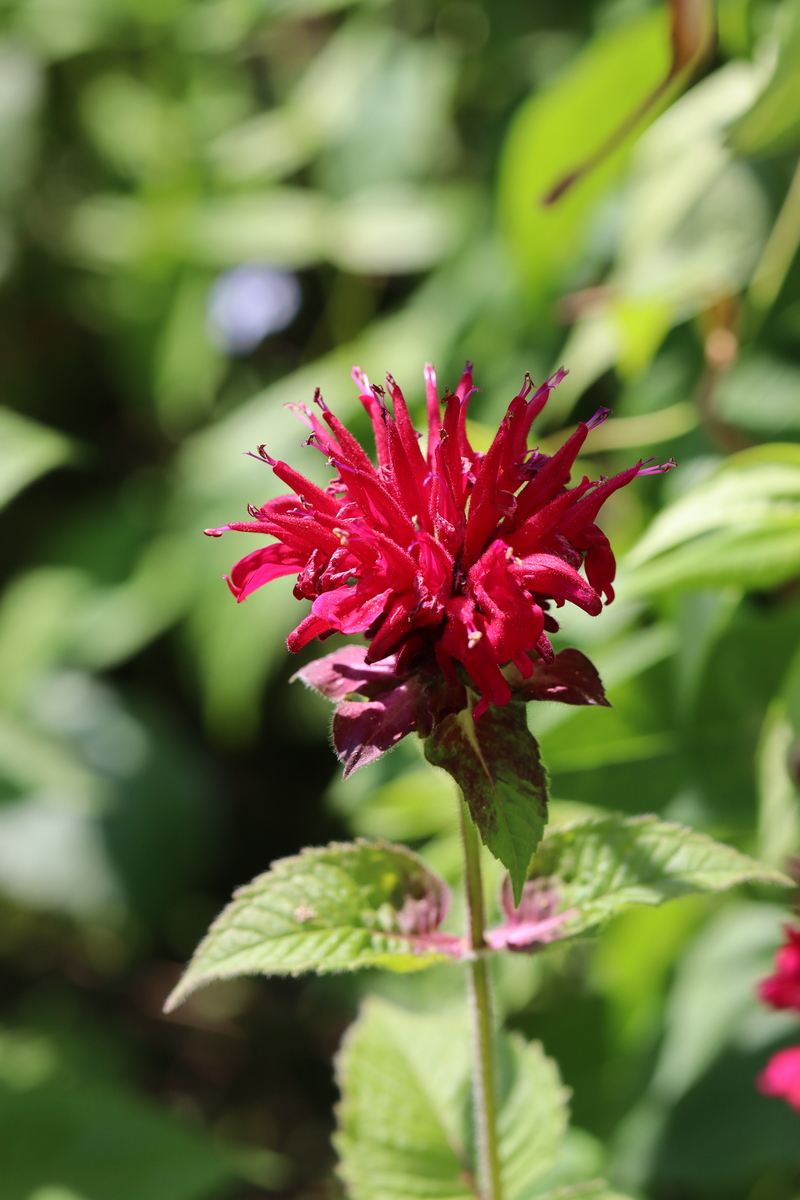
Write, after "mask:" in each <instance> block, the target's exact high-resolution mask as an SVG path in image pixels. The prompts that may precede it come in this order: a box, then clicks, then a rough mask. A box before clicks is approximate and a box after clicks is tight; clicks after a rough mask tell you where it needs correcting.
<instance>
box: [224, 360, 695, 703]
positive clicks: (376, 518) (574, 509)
mask: <svg viewBox="0 0 800 1200" xmlns="http://www.w3.org/2000/svg"><path fill="white" fill-rule="evenodd" d="M565 374H566V372H564V371H558V372H557V373H556V374H555V375H554V376H552V378H550V379H548V380H547V382H546V383H543V384H542V385H541V387H539V388H536V389H534V387H533V384H532V382H531V379H530V377H529V376H527V375H526V377H525V381H524V383H523V386H522V388H521V390H520V392H519V393H518V395H516V396H515V397H514V399H513V400H512V401H511V403H510V405H509V406H508V411H507V412H506V414H505V416H504V418H503V420H502V422H501V424H500V428H499V430H498V432H497V434H496V436H495V438H494V440H493V442H492V444H491V446H490V447H489V449H488V451H487V452H486V453H485V454H482V453H479V452H478V451H476V450H474V449H473V447H472V446H471V444H470V441H469V438H468V435H467V425H466V417H467V409H468V405H469V401H470V397H471V396H472V394H473V392H474V391H475V388H474V387H473V382H472V365H471V363H467V365H466V368H465V370H464V373H463V375H462V377H461V381H460V383H459V385H458V387H457V388H456V390H455V392H454V393H449V392H448V393H446V394H445V396H444V400H443V402H442V404H443V411H442V404H440V401H439V397H438V394H437V388H436V376H435V373H434V370H433V367H432V366H430V365H428V366H427V367H426V368H425V385H426V394H427V414H428V430H427V440H426V443H425V446H424V448H423V446H422V445H421V444H420V440H419V435H418V434H417V432H416V431H415V429H414V426H413V424H412V421H411V417H410V415H409V411H408V407H407V405H406V401H405V399H404V397H403V393H402V392H401V390H400V388H399V387H398V386H397V384H396V383H395V381H394V379H393V378H392V377H391V376H387V390H386V391H384V389H383V388H381V387H377V386H372V385H370V383H369V380H368V379H367V377H366V375H365V374H364V373H363V372H362V371H361V370H360V369H359V368H357V367H356V368H354V369H353V378H354V380H355V382H356V385H357V386H358V389H359V398H360V400H361V403H362V404H363V405H364V407H365V408H366V410H367V412H368V413H369V416H370V418H371V421H372V427H373V430H374V435H375V446H376V453H377V462H373V461H372V459H371V458H370V456H369V454H368V453H367V451H366V450H365V449H364V448H363V447H362V446H361V445H360V444H359V442H358V441H357V440H356V439H355V438H354V437H353V435H352V434H351V433H349V432H348V430H347V429H346V428H345V427H344V425H343V424H342V423H341V422H340V421H339V420H338V419H337V417H336V416H335V415H334V414H333V413H332V412H331V411H330V410H329V409H328V407H327V405H326V404H325V403H324V401H323V400H322V398H321V396H320V395H319V393H317V394H316V396H315V402H316V404H317V405H318V413H317V412H314V411H312V410H311V409H309V408H307V407H305V406H297V407H296V412H297V415H298V416H299V417H300V419H301V420H302V421H304V422H305V424H306V425H307V426H308V427H309V428H310V430H311V435H310V437H309V439H308V441H309V443H311V444H313V445H315V446H316V447H317V448H318V449H319V450H321V451H322V453H323V454H324V455H325V456H326V458H327V460H328V463H329V465H330V467H331V469H332V471H333V478H332V479H331V482H330V483H329V484H328V486H327V488H325V489H322V488H320V487H318V486H317V485H316V484H314V483H311V482H310V481H309V480H308V479H305V478H304V477H303V476H302V475H300V474H298V472H297V471H295V470H294V468H293V467H290V466H288V465H287V464H286V463H284V462H279V461H276V460H275V459H273V458H271V457H270V456H269V454H268V453H267V451H266V450H265V449H264V447H260V448H259V455H260V457H261V458H262V459H263V460H264V461H265V462H267V463H268V464H269V465H270V466H271V467H272V470H273V471H274V472H275V474H276V475H277V476H278V478H279V479H280V480H281V481H282V482H283V483H285V484H286V485H287V487H288V488H290V489H291V491H290V493H289V494H287V495H285V496H280V497H278V499H276V500H270V501H268V502H267V503H266V504H264V505H263V506H262V507H261V508H252V507H251V509H250V510H249V511H250V517H251V520H249V521H245V522H234V523H233V524H231V525H225V526H223V527H222V528H219V529H208V530H206V533H208V534H210V535H211V536H213V537H217V536H219V535H220V534H222V533H224V532H225V531H226V530H231V529H233V530H240V531H243V532H247V533H255V534H262V535H266V536H268V537H272V538H274V539H275V540H274V541H273V542H272V543H271V544H269V545H266V546H261V547H259V548H258V549H257V550H254V551H253V552H252V553H250V554H248V555H247V556H246V557H245V558H242V559H240V561H239V562H237V563H236V565H235V566H234V567H233V569H232V571H231V574H230V576H229V577H228V585H229V587H230V589H231V591H232V592H233V594H234V596H235V597H236V599H237V600H239V601H242V600H244V599H246V598H247V596H249V595H250V594H251V593H252V592H254V591H255V590H256V589H257V588H259V587H261V586H262V585H263V584H265V583H269V582H270V580H272V579H276V578H277V577H278V576H281V575H296V576H297V583H296V585H295V595H296V596H297V598H298V599H306V600H309V601H311V611H310V612H309V614H308V615H307V616H306V617H305V618H304V619H303V620H302V621H301V622H300V624H299V625H298V626H297V628H296V629H295V630H294V631H293V632H292V633H291V634H290V635H289V638H288V646H289V649H290V650H293V651H298V650H301V649H302V648H303V647H304V646H305V645H307V643H308V642H310V641H311V640H312V639H313V638H325V637H327V636H328V635H330V634H332V633H342V634H363V635H364V636H365V637H366V638H367V639H368V642H369V646H368V648H367V649H366V651H365V652H364V653H360V652H359V653H358V654H356V657H355V658H354V657H353V654H352V653H351V654H350V655H349V656H347V655H346V656H345V657H346V658H347V659H348V664H349V667H350V668H351V669H353V670H354V669H355V666H354V664H355V663H356V661H358V663H359V664H360V665H361V670H362V674H363V673H364V671H366V673H367V675H368V676H369V678H367V679H366V680H363V679H362V680H361V683H360V685H359V686H355V683H356V681H355V679H354V680H353V684H354V686H352V687H349V688H347V687H345V689H344V691H342V685H336V686H334V685H333V684H331V685H330V687H329V688H328V691H327V692H326V694H328V695H330V698H332V699H333V698H336V699H339V700H341V699H342V698H343V697H344V695H345V694H346V693H347V692H360V694H365V695H366V696H367V697H368V698H370V697H371V696H374V695H377V694H378V692H377V691H376V689H378V691H381V694H383V693H385V692H387V691H388V690H390V689H391V687H393V686H394V685H399V683H400V681H402V680H404V679H407V678H408V677H409V676H414V675H417V676H419V675H429V676H436V677H438V678H439V679H442V677H443V678H444V680H446V681H448V682H449V683H450V684H451V685H453V686H456V685H457V686H460V687H462V688H463V685H464V684H465V683H466V684H467V685H468V686H469V687H470V688H471V689H473V690H474V691H475V692H477V693H478V694H479V697H480V698H479V700H478V702H477V704H476V706H475V709H474V716H475V718H476V719H477V718H479V717H480V715H481V714H482V713H483V712H485V711H486V709H487V708H488V706H489V705H490V704H495V705H504V704H507V703H508V702H509V700H510V699H511V698H512V687H511V684H510V683H509V679H508V678H507V676H509V675H511V676H512V677H513V678H518V679H521V680H531V678H532V677H533V676H534V673H535V670H536V668H537V666H538V667H541V668H544V667H546V666H548V665H549V666H550V667H551V668H552V666H553V663H554V661H555V655H554V652H553V648H552V646H551V644H550V640H549V638H548V633H551V632H553V631H554V630H557V629H558V625H557V623H556V621H555V619H554V617H553V614H552V612H551V611H550V610H551V607H552V605H555V606H556V607H561V606H562V605H563V604H564V603H565V602H570V603H571V604H575V605H577V606H578V607H579V608H581V609H583V610H584V611H585V612H587V613H591V614H593V615H596V614H597V613H599V612H600V611H601V609H602V607H603V603H604V601H605V602H606V603H609V602H610V601H611V600H613V598H614V592H613V587H612V584H613V580H614V573H615V562H614V555H613V553H612V551H611V547H610V546H609V543H608V540H607V538H606V536H605V534H604V533H603V532H602V530H601V529H600V528H599V526H598V525H597V524H596V518H597V514H598V512H599V510H600V508H601V506H602V504H603V503H604V501H605V500H607V499H608V497H609V496H610V495H611V494H612V493H613V492H615V491H617V489H618V488H621V487H624V486H625V485H626V484H628V483H630V482H631V480H632V479H634V478H635V477H636V476H637V475H648V474H654V473H656V472H659V471H664V470H666V469H667V468H668V467H669V466H671V465H672V463H671V462H669V463H664V464H662V465H660V466H658V465H648V464H644V463H641V462H639V463H637V464H636V465H635V466H632V467H630V468H629V469H628V470H627V471H623V472H622V473H621V474H619V475H615V476H614V477H613V478H611V479H603V480H601V481H596V482H590V481H589V479H587V478H583V479H582V480H581V481H580V482H579V483H578V484H577V485H576V486H574V487H572V488H568V487H567V483H568V481H569V476H570V471H571V469H572V466H573V463H574V462H575V458H576V457H577V454H578V452H579V450H580V448H581V446H582V445H583V443H584V441H585V440H586V437H587V436H588V435H589V433H590V431H591V430H592V428H593V427H595V426H596V425H598V424H599V423H600V422H601V421H603V420H604V419H605V417H606V416H607V415H608V410H607V409H600V410H599V412H597V413H596V414H595V416H594V417H593V418H592V419H591V420H590V421H587V422H581V423H580V424H579V425H578V427H577V429H576V430H575V432H574V433H573V434H572V435H571V436H570V437H569V438H568V439H567V441H566V442H565V443H564V445H563V446H562V447H561V449H560V450H558V451H557V452H556V453H555V454H554V455H552V457H551V456H549V455H547V454H542V453H540V452H539V451H538V450H533V451H531V450H529V449H528V445H527V442H528V433H529V431H530V429H531V426H532V424H533V421H534V420H535V418H536V417H537V416H538V415H539V413H541V411H542V409H543V408H544V406H545V404H546V403H547V399H548V397H549V395H550V393H551V391H552V390H553V388H555V387H556V385H557V384H558V383H560V382H561V380H562V379H563V377H564V375H565ZM387 392H388V397H390V399H391V408H390V407H389V404H388V402H387ZM581 569H583V572H584V574H581ZM349 649H350V650H351V651H352V650H354V648H352V647H351V648H349ZM565 653H566V652H565ZM572 653H573V660H572V662H571V667H572V669H573V672H574V669H575V667H576V662H575V660H574V656H575V655H576V654H577V652H572ZM332 657H333V656H332ZM340 657H341V656H340ZM559 657H561V656H559ZM579 657H582V656H579ZM583 661H584V662H585V661H586V660H583ZM509 667H510V668H512V669H511V670H509ZM513 669H515V670H516V672H517V676H514V670H513ZM370 672H371V674H370ZM551 673H552V671H551ZM579 673H580V672H579ZM307 682H311V683H312V685H313V686H319V681H318V680H317V681H315V680H314V679H310V678H309V679H307ZM598 683H599V681H598ZM550 685H552V687H551V691H552V688H555V689H556V691H557V690H558V688H559V686H561V688H562V691H563V692H564V698H566V696H567V694H568V693H569V691H570V686H571V684H570V681H569V680H568V679H565V680H564V682H563V684H561V685H560V684H559V682H558V680H557V679H556V680H555V681H553V679H551V680H550ZM370 688H372V692H370V690H369V689H370ZM322 690H324V688H323V689H322ZM334 693H336V695H335V696H334ZM550 694H551V693H550V692H548V695H550ZM374 702H375V703H382V702H381V701H374ZM568 702H573V703H576V702H577V703H589V702H591V703H600V702H602V701H599V700H592V701H587V700H586V699H584V700H572V701H569V700H568Z"/></svg>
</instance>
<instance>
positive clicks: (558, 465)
mask: <svg viewBox="0 0 800 1200" xmlns="http://www.w3.org/2000/svg"><path fill="white" fill-rule="evenodd" d="M588 432H589V430H588V429H587V427H586V425H584V423H583V422H581V424H580V425H579V426H578V428H577V429H576V430H575V432H574V433H573V434H572V435H571V437H569V438H567V440H566V442H564V445H563V446H562V447H561V449H560V450H557V451H556V452H555V454H554V455H553V457H552V458H551V459H548V461H547V462H546V463H545V464H544V466H543V467H542V468H541V470H540V471H538V472H537V473H536V475H534V477H533V479H531V480H530V482H529V483H527V484H526V485H525V487H524V488H523V489H522V491H521V492H520V494H519V496H518V497H517V515H516V518H515V524H516V525H517V526H520V525H521V524H522V523H523V522H524V521H527V519H528V517H530V516H531V515H532V514H533V513H534V512H535V511H536V509H537V508H541V507H542V506H543V505H545V504H549V503H550V501H551V500H552V499H553V498H554V497H555V496H557V495H558V493H559V492H560V491H561V489H562V487H563V486H564V484H565V483H566V482H567V480H568V479H569V474H570V471H571V470H572V465H573V463H574V462H575V459H576V458H577V457H578V453H579V451H580V448H581V446H582V445H583V443H584V442H585V441H586V436H587V434H588Z"/></svg>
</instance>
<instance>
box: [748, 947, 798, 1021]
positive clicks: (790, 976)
mask: <svg viewBox="0 0 800 1200" xmlns="http://www.w3.org/2000/svg"><path fill="white" fill-rule="evenodd" d="M785 933H786V941H785V943H784V944H783V946H781V948H780V950H779V951H778V953H777V954H776V955H775V968H776V970H775V974H774V975H770V977H769V978H768V979H765V980H764V981H763V982H762V983H761V984H760V985H759V989H758V991H759V995H760V996H761V999H762V1000H764V1001H766V1003H767V1004H771V1005H772V1007H773V1008H794V1009H797V1011H798V1012H800V929H792V928H790V927H789V926H788V925H787V927H786V930H785Z"/></svg>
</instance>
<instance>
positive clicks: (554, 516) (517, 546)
mask: <svg viewBox="0 0 800 1200" xmlns="http://www.w3.org/2000/svg"><path fill="white" fill-rule="evenodd" d="M593 486H594V484H592V483H591V482H590V480H589V479H588V478H587V476H585V475H584V477H583V479H582V480H581V482H580V483H579V484H578V485H577V487H574V488H571V489H570V491H568V492H563V493H562V495H560V496H556V498H555V500H551V501H550V503H549V504H546V505H545V506H544V508H541V509H539V511H538V512H535V513H534V514H533V516H532V517H529V518H528V520H527V521H526V522H525V523H524V524H523V525H522V526H521V527H519V528H517V529H515V530H514V532H513V533H510V534H509V535H508V542H509V545H510V546H511V548H512V549H513V551H514V553H515V554H517V555H524V554H530V553H531V552H532V551H533V550H534V549H535V548H536V547H537V546H538V544H539V542H540V541H541V539H542V538H543V537H546V535H547V534H548V533H550V531H551V530H552V529H555V528H556V526H557V525H558V524H559V522H560V521H561V519H562V517H563V516H564V514H565V513H567V512H569V510H570V509H571V508H572V506H573V505H574V504H576V503H577V502H578V500H580V498H581V497H582V496H583V495H584V494H585V493H586V492H587V491H588V490H589V488H591V487H593ZM501 532H502V531H501Z"/></svg>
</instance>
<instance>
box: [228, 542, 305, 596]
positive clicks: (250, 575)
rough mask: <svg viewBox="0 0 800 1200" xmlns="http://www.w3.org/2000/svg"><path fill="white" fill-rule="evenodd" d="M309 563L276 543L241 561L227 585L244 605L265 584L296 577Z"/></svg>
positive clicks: (261, 548)
mask: <svg viewBox="0 0 800 1200" xmlns="http://www.w3.org/2000/svg"><path fill="white" fill-rule="evenodd" d="M305 561H306V560H305V557H304V556H303V555H301V554H298V553H297V552H296V551H295V550H290V549H289V547H288V546H282V545H281V544H280V542H274V543H273V544H272V545H271V546H260V547H259V548H258V550H254V551H253V552H252V554H246V555H245V557H244V558H240V559H239V561H238V562H237V563H234V565H233V567H232V568H231V573H230V575H226V576H225V582H226V583H227V585H228V587H229V588H230V589H231V592H232V593H233V595H234V596H235V597H236V599H237V601H238V602H239V603H241V602H242V600H246V599H247V597H248V596H250V595H252V594H253V592H254V591H256V589H257V588H260V587H263V586H264V584H265V583H271V582H272V580H273V579H279V578H280V577H281V576H282V575H294V574H295V573H296V572H297V571H299V570H300V569H301V568H302V567H303V566H304V565H305Z"/></svg>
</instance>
